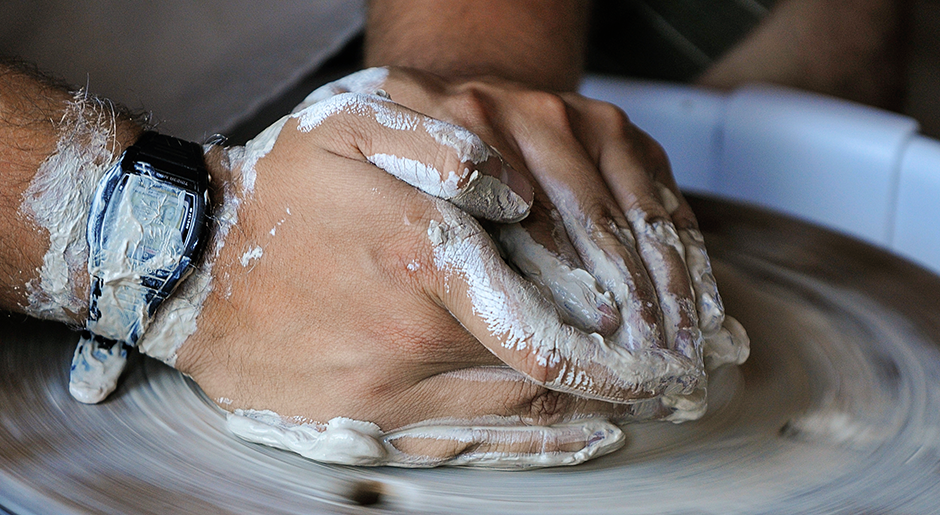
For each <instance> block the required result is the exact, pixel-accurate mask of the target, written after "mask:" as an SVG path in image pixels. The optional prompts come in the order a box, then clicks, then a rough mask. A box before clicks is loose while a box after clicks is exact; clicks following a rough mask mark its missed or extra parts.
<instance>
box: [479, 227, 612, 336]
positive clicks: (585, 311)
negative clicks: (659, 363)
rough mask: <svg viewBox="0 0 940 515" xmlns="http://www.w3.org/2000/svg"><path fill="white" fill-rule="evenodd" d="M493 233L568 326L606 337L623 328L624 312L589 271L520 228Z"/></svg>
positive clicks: (513, 262)
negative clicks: (621, 321) (622, 314)
mask: <svg viewBox="0 0 940 515" xmlns="http://www.w3.org/2000/svg"><path fill="white" fill-rule="evenodd" d="M491 232H492V233H493V234H495V235H496V238H497V241H498V242H499V244H500V248H501V249H502V251H503V252H504V253H505V254H506V257H507V259H508V260H509V262H510V263H512V264H513V265H514V266H515V267H516V268H517V269H518V270H519V271H520V272H521V273H522V275H523V276H524V277H525V278H526V279H528V280H529V281H531V282H532V283H534V284H535V285H536V286H538V287H539V289H540V290H541V291H542V293H543V294H544V295H545V296H546V298H550V299H553V301H554V303H555V306H556V307H557V308H558V309H559V310H560V311H561V315H562V319H563V320H564V321H565V323H568V324H571V325H573V326H575V327H577V328H578V329H581V330H582V331H585V332H588V333H598V334H600V335H602V336H603V335H609V334H612V333H613V332H614V331H616V330H617V328H619V327H620V311H619V309H618V308H617V304H616V302H615V301H614V298H613V295H611V294H610V293H609V292H607V291H604V290H603V288H601V287H600V285H599V284H598V283H597V281H596V280H595V279H594V276H592V275H591V274H590V273H588V272H587V271H586V270H584V269H583V268H579V267H576V266H574V265H572V264H571V263H570V261H569V260H567V259H563V257H562V256H561V255H560V254H558V253H555V252H552V251H551V250H549V249H547V248H546V247H545V246H543V245H542V244H540V243H538V242H536V241H535V239H533V237H532V235H531V234H530V233H529V231H528V230H527V229H525V228H523V227H522V226H521V225H519V224H508V225H502V224H499V225H497V226H496V227H494V228H493V229H492V231H491Z"/></svg>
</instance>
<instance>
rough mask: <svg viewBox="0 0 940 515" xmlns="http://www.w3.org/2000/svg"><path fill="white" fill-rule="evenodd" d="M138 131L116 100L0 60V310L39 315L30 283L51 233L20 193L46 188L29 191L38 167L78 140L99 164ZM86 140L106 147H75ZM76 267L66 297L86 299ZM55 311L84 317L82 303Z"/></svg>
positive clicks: (55, 205)
mask: <svg viewBox="0 0 940 515" xmlns="http://www.w3.org/2000/svg"><path fill="white" fill-rule="evenodd" d="M76 116H78V117H79V118H81V120H76V119H75V117H76ZM142 130H143V126H142V123H141V120H140V117H135V116H132V115H130V114H129V113H128V112H127V111H125V110H124V109H122V108H120V107H119V106H116V105H115V104H112V103H111V102H108V101H105V100H99V99H97V98H94V97H91V96H89V95H87V94H86V93H85V92H83V91H78V92H75V91H70V88H68V87H67V86H65V85H64V84H62V83H59V82H57V81H55V80H54V79H51V78H49V77H47V76H45V75H43V74H41V73H39V72H38V71H37V70H36V69H35V67H33V66H31V65H28V64H26V63H23V62H22V61H18V60H14V59H0V310H8V311H15V312H26V313H29V314H33V315H40V316H41V315H43V314H44V312H42V310H40V312H37V311H36V310H31V309H30V295H31V293H30V290H31V285H33V286H35V285H37V284H38V281H40V280H41V279H40V276H41V270H42V268H43V266H44V260H45V259H46V254H47V253H48V252H49V249H50V246H51V241H50V240H51V236H50V232H49V227H45V226H44V224H43V223H41V222H38V221H37V219H36V217H35V216H33V215H32V214H31V213H30V210H29V209H26V208H25V206H24V203H25V202H26V200H27V198H26V197H27V196H30V195H43V194H46V193H48V192H45V191H35V187H34V182H35V179H36V178H37V175H38V172H39V171H40V170H41V169H43V168H44V165H46V164H47V163H51V162H52V161H50V160H52V159H54V158H55V157H56V155H57V154H61V152H62V147H63V142H64V141H68V142H70V143H69V144H74V145H76V146H78V148H76V149H75V150H76V156H78V159H81V158H83V157H87V159H89V165H91V166H105V165H106V163H101V162H96V161H101V160H102V159H104V158H106V157H107V156H110V157H111V158H112V159H117V157H118V156H119V155H120V153H121V152H122V151H123V149H124V148H125V147H127V146H128V145H130V144H131V143H133V141H135V140H136V138H137V137H138V136H139V135H140V133H141V131H142ZM102 137H103V138H102ZM92 139H104V140H105V145H106V149H105V152H99V153H96V154H94V155H92V153H88V152H84V151H83V149H82V148H80V147H81V145H82V144H91V140H92ZM86 140H87V141H86ZM46 168H49V167H48V166H46ZM77 168H78V169H81V168H82V167H81V166H78V167H77ZM51 171H53V172H54V171H55V170H51ZM60 171H61V172H62V173H68V171H67V170H60ZM46 200H47V202H46V203H45V204H44V205H45V206H46V208H47V209H48V210H49V211H53V210H57V209H59V208H60V207H61V203H62V202H65V199H56V198H47V199H46ZM84 200H87V201H89V202H90V197H89V198H88V199H78V202H82V201H84ZM60 201H61V202H60ZM86 213H87V204H86ZM80 225H83V224H80ZM86 255H87V254H86ZM76 271H77V272H78V273H77V274H75V273H73V274H71V276H70V277H69V280H70V283H71V285H70V286H71V288H72V290H73V291H72V292H71V293H72V297H73V298H75V299H87V288H88V286H87V272H85V271H84V268H83V267H82V266H76V267H74V268H73V269H72V272H76ZM84 303H85V304H87V300H84ZM83 309H87V305H85V306H83ZM60 313H61V314H62V315H64V317H63V316H61V315H60V316H55V315H51V316H48V317H49V318H56V319H59V320H61V321H65V322H71V323H76V324H79V323H81V322H82V321H83V320H84V318H85V313H84V312H82V311H81V310H80V311H79V312H75V311H74V310H73V309H64V310H60Z"/></svg>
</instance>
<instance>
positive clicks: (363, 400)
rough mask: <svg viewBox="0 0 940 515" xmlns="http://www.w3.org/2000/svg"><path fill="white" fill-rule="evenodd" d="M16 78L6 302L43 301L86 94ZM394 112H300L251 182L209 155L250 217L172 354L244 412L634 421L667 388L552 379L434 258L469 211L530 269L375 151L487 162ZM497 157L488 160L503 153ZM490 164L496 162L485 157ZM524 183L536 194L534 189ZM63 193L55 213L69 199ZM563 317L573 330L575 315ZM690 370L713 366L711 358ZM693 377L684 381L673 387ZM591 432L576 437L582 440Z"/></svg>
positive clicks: (506, 442) (113, 139) (483, 247)
mask: <svg viewBox="0 0 940 515" xmlns="http://www.w3.org/2000/svg"><path fill="white" fill-rule="evenodd" d="M0 77H2V78H3V80H2V82H0V99H2V103H0V109H2V110H0V114H2V123H0V128H2V134H0V141H2V142H4V144H3V146H2V153H0V155H2V156H3V160H2V162H0V163H2V170H0V180H2V182H3V184H2V191H4V192H7V193H6V194H5V195H4V197H3V202H4V203H3V204H2V211H0V222H2V224H3V229H4V230H3V231H2V236H0V237H2V238H3V239H2V244H0V263H2V264H3V276H2V283H0V299H2V304H0V307H2V308H3V309H5V310H10V311H15V312H26V313H32V314H34V315H35V314H36V312H35V311H33V310H32V309H31V307H30V305H29V303H30V299H29V296H28V295H27V292H28V291H29V290H30V286H29V285H30V283H34V282H35V281H36V280H37V279H39V276H38V270H39V269H40V268H41V266H42V263H43V257H44V253H46V252H47V250H48V248H49V236H48V235H47V234H46V233H45V231H44V230H43V228H42V227H40V226H38V225H37V224H36V222H35V220H34V219H31V218H30V216H28V215H26V214H24V213H23V212H22V210H21V206H22V203H23V195H24V192H25V191H26V190H27V187H28V185H29V184H30V183H31V181H32V180H33V175H34V174H36V170H37V169H38V168H40V167H41V165H42V164H43V163H44V162H45V161H46V160H47V159H48V158H49V157H50V155H52V154H54V153H55V152H56V142H57V141H59V140H60V139H61V138H62V137H63V134H61V130H62V129H63V125H62V123H63V120H64V119H66V118H67V117H68V116H69V114H68V113H69V111H68V109H69V108H68V106H69V105H70V103H71V102H74V98H75V97H74V96H73V95H72V94H70V93H68V92H67V91H65V90H63V89H60V88H58V87H56V86H55V85H52V84H48V83H45V82H43V81H41V80H37V79H36V77H34V76H32V75H30V74H28V73H23V72H21V71H19V70H18V69H16V68H15V67H4V68H3V73H2V74H0ZM357 98H359V97H357ZM377 100H381V99H379V98H378V97H374V98H372V99H371V100H370V101H377ZM387 103H388V104H389V105H390V108H391V109H396V110H400V111H401V112H402V113H404V112H405V111H406V110H405V108H402V107H399V106H397V105H394V104H393V103H391V102H387ZM101 105H103V106H106V108H104V109H102V110H100V111H96V115H100V116H99V117H98V118H96V120H97V121H96V123H98V124H100V127H99V128H100V130H102V131H110V132H109V133H108V134H110V136H109V137H110V139H109V141H110V143H111V144H112V145H113V148H112V149H111V151H112V153H113V155H114V156H115V159H116V156H117V155H119V153H120V152H121V151H122V150H123V149H124V148H126V147H127V146H128V144H129V143H130V142H132V141H134V140H135V139H136V137H137V136H138V135H139V134H140V131H141V130H142V128H141V126H140V125H139V124H138V123H137V122H136V121H134V120H133V119H131V118H129V117H126V116H124V115H122V114H121V112H120V110H111V109H110V108H109V107H110V104H107V103H103V104H100V105H99V106H101ZM407 113H409V115H415V116H417V113H413V112H411V111H407ZM376 122H377V119H376V118H370V117H369V116H362V113H361V112H360V111H357V110H355V109H353V110H351V111H338V112H336V113H333V114H331V115H330V116H328V117H326V118H325V119H324V122H323V123H324V126H323V127H320V128H317V129H315V130H309V131H303V130H297V129H296V127H295V126H296V125H297V123H298V122H297V120H296V119H291V120H289V125H288V126H287V127H286V128H285V130H284V133H283V135H281V136H280V137H278V138H277V142H276V143H275V145H274V147H273V149H272V150H271V151H270V153H268V154H266V155H265V156H264V157H263V158H262V159H260V160H259V161H258V162H257V163H256V168H257V180H256V181H255V185H254V188H253V190H252V191H250V192H246V191H244V186H245V185H244V184H241V182H240V181H241V180H242V179H241V177H242V175H241V172H243V170H240V169H239V168H238V164H237V161H235V160H233V159H231V157H232V156H233V155H235V154H233V152H235V153H237V152H236V150H237V149H223V148H220V147H214V148H212V149H211V150H210V151H209V152H208V154H207V163H206V164H207V166H208V168H209V169H210V173H211V175H212V177H213V180H212V184H213V190H214V192H213V198H214V201H215V208H216V209H218V208H220V205H219V202H220V199H223V198H225V197H224V195H222V194H221V192H220V190H226V189H235V190H236V191H241V193H237V195H241V198H240V199H239V200H240V201H241V202H242V204H241V206H240V208H239V210H238V213H239V221H238V223H237V225H236V226H235V227H234V230H232V231H230V232H229V235H228V236H227V238H226V239H225V242H224V243H225V244H224V246H223V247H222V248H221V252H219V253H218V255H216V256H212V259H213V260H214V261H213V269H212V283H211V291H210V294H209V296H208V298H207V299H206V301H205V305H204V306H203V307H202V311H201V313H200V315H199V317H198V319H197V320H196V322H197V324H196V325H197V330H196V332H195V333H193V334H192V335H190V337H189V338H188V339H187V340H186V341H185V343H183V345H182V346H181V347H180V348H179V349H178V351H179V352H178V355H177V356H173V357H172V359H169V357H168V356H165V355H160V356H157V357H159V358H161V359H165V360H167V361H172V362H173V363H174V364H175V366H176V367H177V368H179V369H180V370H181V371H183V372H185V373H187V374H189V375H191V376H192V377H193V378H194V379H195V381H196V382H197V383H199V384H200V386H202V387H203V389H204V390H205V391H206V392H207V394H208V395H210V396H211V397H212V398H214V399H216V400H217V401H218V402H220V403H221V404H222V405H223V406H224V407H226V408H227V409H234V408H250V409H255V408H259V409H271V410H275V411H277V412H278V413H282V414H284V415H285V416H291V417H299V418H301V419H303V420H311V421H314V420H321V421H322V420H328V419H330V418H332V417H335V416H345V417H351V418H359V419H362V420H369V421H372V422H375V423H376V424H378V425H379V426H380V427H381V428H383V429H393V428H398V427H402V426H404V425H408V424H410V423H417V422H422V421H427V420H430V419H454V418H459V419H460V420H465V421H471V420H474V419H480V418H481V417H497V419H499V420H501V421H502V422H500V424H503V425H505V424H506V420H511V421H514V422H516V423H518V422H523V423H525V424H530V425H531V424H534V425H549V424H553V423H557V422H562V421H567V420H571V419H572V418H578V417H583V416H596V415H602V416H604V417H607V418H614V419H620V418H625V417H626V418H629V417H631V416H633V414H634V407H633V406H632V405H630V404H624V403H623V402H622V401H629V400H631V399H637V400H641V399H645V398H647V397H649V396H650V395H653V396H655V395H657V391H655V390H653V391H649V390H644V389H638V388H635V387H623V386H622V383H616V384H615V383H611V381H610V378H607V377H605V376H604V375H603V374H601V375H598V376H596V377H594V383H593V384H594V386H596V387H597V388H595V390H594V394H593V397H594V398H588V397H584V396H580V395H576V394H573V393H575V392H576V391H577V389H578V388H581V386H578V385H575V387H572V388H574V390H571V388H569V391H571V393H563V392H559V391H557V389H551V388H546V387H545V386H543V384H544V383H548V382H549V381H551V380H553V379H554V376H552V369H551V367H546V366H545V364H544V363H539V361H538V360H537V359H536V356H535V354H533V351H532V348H533V347H531V346H530V347H519V348H517V349H515V350H513V349H511V348H507V347H504V346H503V345H502V343H503V341H504V339H505V335H503V334H497V333H493V332H491V331H490V330H489V329H488V327H487V324H486V322H485V321H483V320H481V319H480V316H479V310H478V309H477V307H476V306H474V305H473V300H472V298H471V297H470V296H468V295H467V294H466V292H467V291H468V286H467V285H466V284H465V283H464V281H465V280H466V277H465V276H462V275H461V274H459V273H458V274H450V273H448V271H447V270H443V269H441V268H439V267H438V266H436V264H435V263H434V257H433V253H434V249H433V248H432V247H433V241H431V240H429V228H430V227H431V225H432V224H433V223H437V224H439V225H441V224H446V223H450V224H452V223H453V220H455V219H456V220H460V222H459V223H460V224H463V225H466V226H467V227H469V228H471V230H472V231H473V232H474V233H475V235H474V236H473V237H472V238H471V239H472V241H474V242H479V243H478V247H476V248H478V249H480V251H481V252H483V255H484V259H486V260H488V262H489V263H490V265H492V266H493V267H495V268H496V269H497V272H498V274H499V276H500V277H503V278H508V279H506V280H507V281H510V283H511V284H512V285H515V286H517V287H518V290H519V291H521V290H523V289H525V286H524V281H523V280H522V279H521V278H518V277H517V276H515V274H514V272H512V271H511V270H509V269H508V268H507V267H506V265H505V264H504V263H502V261H501V260H499V256H498V253H497V252H496V250H495V247H494V246H493V244H492V242H491V241H490V240H489V238H488V237H487V236H486V235H485V234H483V233H482V231H481V230H480V229H479V228H477V229H473V227H478V226H476V225H475V224H476V222H475V221H473V220H472V219H471V218H470V217H469V216H468V215H466V214H463V213H462V212H460V211H459V210H457V209H456V208H454V207H453V206H450V205H449V204H448V205H442V204H441V201H439V200H435V199H433V198H431V197H430V196H428V195H426V194H424V193H421V192H418V191H416V190H415V189H414V188H412V187H411V186H408V185H406V184H404V183H403V182H401V181H399V180H397V179H395V178H393V177H391V176H390V175H388V174H386V173H385V172H384V171H382V170H380V169H378V168H377V167H375V166H374V165H373V164H372V163H370V162H369V161H368V160H367V159H366V157H365V156H369V155H373V154H375V153H396V152H397V153H401V152H402V151H403V150H404V151H406V152H412V153H413V155H414V157H416V158H418V159H419V160H421V161H423V162H426V163H429V164H432V165H434V167H435V168H436V169H440V170H449V169H460V167H461V165H466V166H472V165H475V164H473V163H461V162H460V159H459V158H458V157H457V156H456V155H455V152H454V151H453V149H447V148H444V149H442V147H441V144H440V143H438V142H436V141H435V140H434V139H433V138H430V137H429V136H427V135H425V136H420V135H418V136H415V135H413V134H411V133H408V132H407V131H404V132H403V131H394V130H387V128H384V127H381V126H380V124H378V123H376ZM78 143H79V144H80V143H81V142H78ZM492 159H496V161H492ZM492 159H491V160H490V161H488V162H495V163H496V165H497V168H498V167H499V166H501V165H500V163H501V160H499V159H498V158H496V157H494V158H492ZM480 169H481V170H484V169H492V166H489V165H488V164H487V163H483V164H480ZM506 172H507V173H510V171H506ZM442 179H443V177H442ZM509 182H512V183H515V184H517V186H518V185H519V184H521V183H524V182H525V181H524V179H523V180H521V181H520V180H518V179H517V180H510V181H509ZM520 194H521V195H522V196H523V197H527V198H528V201H531V198H532V197H531V191H529V192H528V193H527V192H525V191H520ZM53 200H54V199H53ZM222 202H223V203H224V202H225V201H222ZM49 205H50V209H55V206H56V204H55V202H52V203H51V204H49ZM442 216H443V218H442ZM448 216H449V217H450V218H447V217H448ZM514 216H517V215H514ZM494 218H495V220H496V221H500V219H499V216H498V215H497V216H496V217H494ZM502 221H510V220H502ZM213 227H214V226H213ZM274 229H276V231H274ZM275 233H276V235H275ZM256 245H258V246H262V247H263V249H264V255H263V257H262V258H261V259H258V260H257V261H256V262H253V263H251V266H246V264H245V262H244V256H245V253H246V250H249V249H250V248H252V247H253V246H256ZM475 245H477V244H476V243H475ZM487 253H488V254H487ZM69 279H70V283H69V286H70V288H71V290H72V295H73V296H74V297H75V298H76V299H87V295H88V292H87V283H88V279H87V272H86V271H83V269H82V268H81V267H76V268H75V269H74V270H73V273H72V275H71V276H70V278H69ZM510 283H500V284H510ZM514 291H515V290H514ZM523 299H524V298H523ZM86 312H87V304H85V303H84V302H82V303H81V307H80V308H79V309H76V310H74V311H72V312H69V313H67V315H66V316H65V317H64V319H63V318H57V319H59V320H60V321H63V322H66V323H70V324H72V325H74V326H77V325H81V323H82V321H83V320H84V318H85V316H86ZM546 313H551V310H550V309H549V311H548V312H546ZM550 316H557V315H551V314H550ZM555 327H557V328H559V330H564V331H571V330H572V329H570V328H567V326H566V324H563V323H562V322H561V321H560V320H559V321H557V322H556V324H555ZM572 334H573V333H572ZM583 338H584V337H582V339H583ZM145 339H146V338H145ZM504 363H508V364H510V365H511V366H512V367H514V368H515V369H516V370H517V371H518V372H512V371H511V370H510V369H508V368H507V369H506V372H507V373H508V375H507V374H504V376H505V377H507V378H508V380H505V381H495V382H492V381H490V382H478V381H474V380H472V379H470V380H467V378H466V377H463V378H461V377H454V376H448V375H447V373H448V372H454V371H460V370H468V369H474V368H476V367H479V366H489V365H503V364H504ZM572 365H577V363H572ZM606 370H608V372H610V370H612V369H609V368H608V369H606ZM614 372H617V371H616V370H614ZM690 373H692V374H695V367H694V366H692V367H690ZM513 374H515V375H513ZM526 377H528V378H529V379H526ZM675 379H676V378H675V377H666V378H664V380H665V382H663V383H662V384H666V382H669V381H674V380H675ZM608 383H609V386H610V387H609V388H608V387H607V386H605V385H607V384H608ZM458 385H459V386H458ZM628 386H629V385H628ZM656 387H657V388H658V387H659V386H656ZM682 388H685V387H684V386H681V387H680V389H682ZM598 392H599V393H598ZM597 397H602V399H598V398H597ZM223 399H224V400H223ZM611 401H613V402H611ZM661 415H662V413H660V412H655V413H653V414H652V416H661ZM647 416H650V415H647ZM588 436H589V435H586V436H585V438H587V437H588ZM544 440H545V433H541V434H539V433H533V434H532V435H531V437H529V439H528V440H525V439H523V440H520V439H519V438H516V437H514V436H513V435H510V436H509V437H507V438H502V439H499V438H496V439H494V440H492V441H486V442H478V444H479V445H474V449H480V448H488V449H490V450H492V451H493V452H510V451H512V452H520V451H530V450H532V449H536V450H537V452H546V451H551V449H552V446H551V445H549V446H548V447H546V446H545V441H544ZM586 444H587V442H586V441H582V442H580V443H579V442H577V441H575V442H572V441H570V440H566V441H564V442H560V443H558V445H559V446H562V447H564V448H565V449H566V450H572V449H570V448H571V447H572V446H573V447H575V449H574V450H577V449H576V448H577V447H578V446H579V445H581V446H583V445H586ZM398 445H400V446H402V447H403V448H410V449H411V450H412V451H413V452H420V453H421V454H422V455H437V456H441V455H445V456H446V455H450V454H453V453H460V452H463V449H462V448H460V446H455V444H454V442H446V441H445V442H444V443H443V444H442V443H441V442H439V441H437V442H434V444H433V445H432V446H431V447H432V448H427V447H426V446H425V445H424V443H423V442H419V444H417V445H414V444H412V445H410V446H409V442H408V441H407V440H403V441H399V442H398ZM481 445H482V447H481ZM487 446H489V447H487Z"/></svg>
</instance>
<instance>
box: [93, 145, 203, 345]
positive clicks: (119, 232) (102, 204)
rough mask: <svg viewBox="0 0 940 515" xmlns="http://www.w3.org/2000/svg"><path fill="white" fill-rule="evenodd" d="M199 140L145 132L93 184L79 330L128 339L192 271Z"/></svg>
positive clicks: (199, 202)
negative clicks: (85, 307)
mask: <svg viewBox="0 0 940 515" xmlns="http://www.w3.org/2000/svg"><path fill="white" fill-rule="evenodd" d="M208 190H209V173H208V171H207V169H206V166H205V161H204V159H203V151H202V146H200V145H198V144H196V143H191V142H188V141H183V140H180V139H177V138H173V137H170V136H164V135H162V134H157V133H156V132H145V133H144V134H143V135H142V136H141V137H140V139H139V140H138V141H137V142H136V143H134V145H133V146H131V147H130V148H128V149H127V150H126V151H125V152H124V154H123V155H122V156H121V159H120V161H119V162H118V163H117V164H116V165H114V166H113V167H112V168H111V169H110V170H108V172H107V173H106V174H105V176H104V177H103V178H102V179H101V182H100V183H99V184H98V189H97V191H96V193H95V196H94V198H93V200H92V204H91V209H90V210H89V214H88V234H87V238H88V246H89V258H88V271H89V274H90V276H91V277H90V278H91V298H90V304H89V315H88V323H87V324H86V329H87V330H88V331H89V332H90V333H91V335H92V337H93V338H94V339H95V340H98V342H99V343H106V342H107V343H111V342H114V343H116V342H121V343H124V344H126V345H129V346H133V345H136V343H137V340H138V339H139V338H140V336H141V335H142V334H143V332H144V330H145V329H146V328H147V325H148V324H149V321H150V319H151V318H152V317H153V315H154V313H155V312H156V311H157V308H158V307H159V306H160V304H161V303H162V302H163V301H164V300H165V299H166V298H167V297H168V296H169V295H170V294H171V293H172V292H173V290H174V289H175V288H176V286H177V285H179V283H180V282H181V281H182V280H183V279H184V278H185V277H186V276H187V275H188V274H189V273H190V272H191V271H192V269H193V266H194V262H196V260H197V259H198V256H199V254H200V252H201V251H202V249H203V247H204V246H205V242H206V239H207V238H208V231H207V230H206V227H207V208H208V203H209V192H208Z"/></svg>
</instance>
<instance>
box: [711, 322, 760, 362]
mask: <svg viewBox="0 0 940 515" xmlns="http://www.w3.org/2000/svg"><path fill="white" fill-rule="evenodd" d="M750 353H751V340H750V338H748V336H747V332H745V330H744V327H743V326H741V324H740V323H739V322H738V321H737V320H735V319H734V318H733V317H730V316H725V317H724V321H723V322H722V326H721V329H719V330H718V331H716V332H715V333H714V334H710V335H708V336H706V337H705V365H706V366H707V367H708V369H709V370H712V369H715V368H718V367H720V366H722V365H728V364H732V365H740V364H741V363H744V362H745V361H747V357H748V356H749V355H750Z"/></svg>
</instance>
